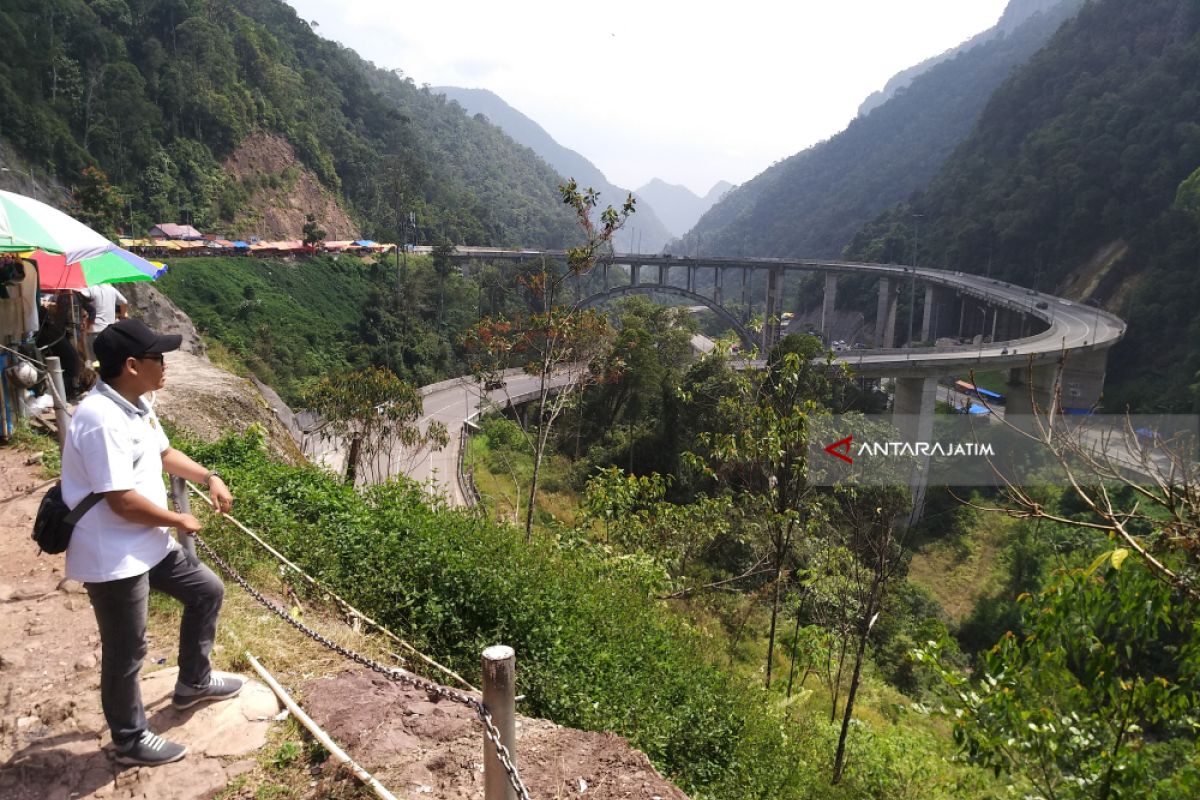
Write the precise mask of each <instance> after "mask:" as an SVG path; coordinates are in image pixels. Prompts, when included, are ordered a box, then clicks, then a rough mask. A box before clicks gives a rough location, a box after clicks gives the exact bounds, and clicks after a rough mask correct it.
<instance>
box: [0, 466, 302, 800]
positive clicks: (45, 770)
mask: <svg viewBox="0 0 1200 800" xmlns="http://www.w3.org/2000/svg"><path fill="white" fill-rule="evenodd" d="M25 460H26V454H25V453H23V452H21V451H19V450H15V449H13V448H0V501H6V502H4V503H3V505H0V609H2V611H0V687H3V688H2V689H0V797H4V798H6V799H7V800H68V798H74V797H96V798H102V797H104V798H107V797H112V798H124V797H148V798H200V797H211V796H212V795H213V794H215V793H216V792H218V791H219V790H221V789H222V788H223V787H225V786H226V785H227V784H228V783H229V781H230V780H232V779H233V778H234V776H236V775H238V774H239V773H241V772H243V771H246V770H248V769H250V768H252V767H253V766H254V765H255V763H256V762H255V760H254V753H255V751H257V750H258V748H260V747H261V746H262V744H263V743H264V742H265V741H266V736H267V729H268V726H269V724H270V720H271V718H272V717H273V716H274V715H275V714H276V713H277V712H278V710H279V708H278V706H277V705H276V700H275V696H274V695H273V694H272V693H271V692H270V690H268V689H266V688H265V687H264V686H262V685H261V684H256V685H254V686H253V687H250V688H248V689H247V690H245V691H243V693H242V695H241V696H239V697H238V698H235V699H234V700H230V701H226V702H224V703H219V704H215V705H201V706H196V707H194V708H192V709H188V710H187V711H176V710H174V709H173V708H171V706H170V693H171V691H172V690H173V688H174V685H175V672H176V670H175V669H173V668H164V667H160V666H159V664H158V662H159V661H160V660H162V661H164V662H170V661H173V655H174V653H173V651H174V641H173V640H172V641H167V640H163V641H156V640H155V638H154V636H153V634H152V635H151V636H150V637H149V638H150V642H149V655H148V657H147V660H146V661H147V665H148V666H147V668H145V669H144V670H143V682H142V694H143V698H144V700H145V703H146V712H147V716H148V717H149V719H150V725H151V728H152V729H153V730H154V731H155V732H156V733H160V734H162V735H164V736H166V737H168V738H170V739H174V740H177V741H180V742H183V743H185V744H187V745H188V747H189V749H190V753H189V755H188V756H187V758H186V759H184V760H183V761H181V762H178V763H175V764H168V765H166V766H163V767H158V768H156V769H147V768H145V767H141V768H135V767H122V766H120V765H118V764H117V763H116V762H115V761H114V760H113V758H112V751H111V740H110V739H109V737H108V733H107V728H106V726H105V724H104V718H103V716H102V714H101V711H100V703H99V682H100V672H99V667H98V661H99V656H100V640H99V636H98V635H97V633H96V621H95V617H94V616H92V610H91V606H90V605H89V603H88V598H87V595H86V594H85V593H84V589H83V587H82V586H80V585H79V584H77V583H74V582H73V581H67V580H65V579H64V577H63V573H62V567H63V557H62V556H61V555H59V556H49V555H39V554H38V551H37V548H36V547H35V546H34V545H33V543H32V542H31V541H30V539H29V528H30V525H31V524H32V521H33V515H34V513H35V512H36V511H37V505H38V502H39V501H40V499H41V495H42V494H43V493H44V491H45V487H43V488H42V489H40V490H38V491H35V492H33V493H27V492H28V489H29V488H30V487H31V486H36V485H38V484H39V483H40V482H41V481H39V480H38V477H37V476H36V475H35V474H34V468H33V467H30V466H27V465H26V464H25ZM12 498H15V499H12ZM152 670H157V671H152Z"/></svg>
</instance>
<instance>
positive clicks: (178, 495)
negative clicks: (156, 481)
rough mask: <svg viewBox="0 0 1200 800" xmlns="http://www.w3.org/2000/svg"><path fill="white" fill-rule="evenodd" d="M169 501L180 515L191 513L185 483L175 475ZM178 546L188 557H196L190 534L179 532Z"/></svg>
mask: <svg viewBox="0 0 1200 800" xmlns="http://www.w3.org/2000/svg"><path fill="white" fill-rule="evenodd" d="M171 501H172V502H173V503H174V504H175V511H176V512H178V513H180V514H190V513H192V501H191V499H190V498H189V497H188V485H187V481H185V480H184V479H183V478H180V477H179V476H177V475H172V476H171ZM178 536H179V544H180V546H181V547H182V548H183V551H184V552H185V553H187V554H188V555H192V556H194V555H196V538H195V537H194V536H192V534H190V533H183V532H179V533H178Z"/></svg>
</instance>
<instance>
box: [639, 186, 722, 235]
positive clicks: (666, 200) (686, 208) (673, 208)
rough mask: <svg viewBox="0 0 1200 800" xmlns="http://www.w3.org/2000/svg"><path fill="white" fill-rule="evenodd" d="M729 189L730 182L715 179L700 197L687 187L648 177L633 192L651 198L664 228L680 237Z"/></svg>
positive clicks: (649, 199)
mask: <svg viewBox="0 0 1200 800" xmlns="http://www.w3.org/2000/svg"><path fill="white" fill-rule="evenodd" d="M732 188H733V184H732V183H729V182H728V181H717V183H716V184H714V185H713V187H712V188H711V189H709V190H708V194H706V195H704V197H700V196H698V195H697V194H696V193H695V192H693V191H692V190H691V189H689V188H687V187H686V186H681V185H679V184H676V183H667V182H666V181H664V180H663V179H662V178H651V179H650V180H649V181H648V182H647V183H646V185H645V186H643V187H642V188H640V189H638V190H637V191H636V192H634V194H636V195H637V196H638V197H644V198H646V199H647V200H648V201H650V203H651V204H653V206H654V208H655V209H656V210H657V211H658V215H659V217H661V218H662V221H663V223H664V224H665V225H666V226H667V228H668V229H669V230H670V231H671V232H672V233H673V234H674V235H675V236H682V235H683V233H684V232H685V231H688V230H690V229H691V227H692V226H693V225H695V224H696V222H697V221H699V219H700V217H702V216H704V212H706V211H708V209H710V208H712V206H713V204H714V203H716V202H717V201H718V200H720V199H721V197H722V196H723V195H724V194H725V193H726V192H727V191H729V190H730V189H732Z"/></svg>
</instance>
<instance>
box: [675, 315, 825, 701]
mask: <svg viewBox="0 0 1200 800" xmlns="http://www.w3.org/2000/svg"><path fill="white" fill-rule="evenodd" d="M810 338H811V337H810ZM819 344H820V343H819V342H817V343H816V344H815V345H814V344H812V343H811V342H809V343H802V346H801V347H800V348H799V350H800V351H801V352H797V351H795V350H791V349H790V348H787V349H785V350H783V351H780V352H779V354H778V357H775V358H773V359H772V360H771V362H770V364H769V366H768V368H767V369H766V370H763V371H762V372H760V373H757V374H755V373H750V372H748V371H747V372H741V373H737V374H735V375H734V376H732V377H731V380H732V382H733V386H734V389H733V391H732V392H731V393H730V394H729V395H727V396H725V397H722V398H721V399H720V400H719V401H718V410H719V413H720V415H721V417H722V418H723V419H724V421H725V423H726V425H727V427H726V428H725V430H723V431H720V432H712V431H707V432H703V433H701V434H700V435H699V436H698V441H699V443H700V444H701V446H702V450H703V451H704V452H703V453H702V454H701V455H697V454H696V453H689V454H687V456H686V458H687V460H688V462H689V463H691V464H692V465H693V466H695V467H697V468H699V469H700V470H701V471H703V472H705V473H706V474H708V475H710V476H711V477H713V478H716V479H718V480H721V481H723V482H725V483H726V484H727V485H730V486H731V487H733V488H734V491H735V492H736V493H737V495H738V503H739V505H740V506H741V507H742V511H743V513H744V514H745V516H746V517H747V518H748V519H752V520H757V523H758V527H759V529H760V531H761V532H762V534H763V536H764V539H765V542H766V544H767V548H768V550H769V554H770V564H771V570H772V583H773V586H772V597H771V625H770V632H769V634H768V644H767V661H766V685H767V687H770V685H771V673H772V666H773V660H774V654H775V639H776V625H777V621H778V616H779V607H780V601H781V599H782V596H783V588H784V586H783V584H784V579H785V577H786V576H785V568H786V566H787V564H788V560H789V558H790V557H791V555H792V547H793V545H794V543H795V542H796V540H797V538H798V537H800V536H804V535H807V534H810V533H813V532H815V531H817V530H818V529H819V528H820V527H821V524H822V520H823V515H824V513H825V512H824V510H823V508H822V503H821V502H820V498H819V496H818V493H817V492H816V491H815V490H814V487H813V486H812V485H811V484H810V482H809V464H808V447H809V441H810V433H811V432H810V429H809V422H810V419H811V418H812V417H814V416H815V415H818V414H820V413H822V408H823V406H822V405H821V401H822V400H824V399H825V398H826V397H827V396H828V394H829V385H830V378H829V375H830V374H831V373H832V372H833V371H834V366H833V354H832V352H829V351H826V352H825V357H824V360H823V362H817V363H813V361H812V360H810V359H809V358H806V357H804V356H808V355H810V354H813V353H815V352H816V350H813V349H812V348H814V347H816V348H819ZM810 351H811V352H810Z"/></svg>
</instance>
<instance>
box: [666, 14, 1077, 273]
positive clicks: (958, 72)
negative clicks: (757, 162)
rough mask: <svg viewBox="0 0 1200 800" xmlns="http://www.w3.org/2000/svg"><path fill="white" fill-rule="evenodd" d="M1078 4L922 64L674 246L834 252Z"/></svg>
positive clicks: (942, 152)
mask: <svg viewBox="0 0 1200 800" xmlns="http://www.w3.org/2000/svg"><path fill="white" fill-rule="evenodd" d="M1015 2H1016V3H1017V4H1021V5H1023V4H1024V3H1025V2H1026V0H1015ZM1082 3H1083V0H1060V2H1058V3H1057V4H1055V5H1054V6H1053V7H1052V8H1050V9H1049V10H1045V11H1040V12H1035V13H1033V15H1032V16H1030V17H1028V18H1027V19H1025V20H1024V22H1022V23H1020V24H1019V25H1017V26H1016V28H1014V29H1013V30H1012V31H1011V32H1009V33H1007V34H1005V35H993V36H990V37H985V40H984V41H983V42H982V43H980V44H977V45H976V46H975V47H973V48H971V49H970V50H967V51H965V52H961V53H958V54H957V55H956V56H954V57H953V58H951V59H949V60H946V61H943V62H942V63H940V64H937V65H935V66H933V67H931V68H929V69H928V70H927V71H926V72H925V73H924V74H922V75H919V76H917V77H916V78H915V79H914V80H913V81H912V84H911V85H910V86H909V87H908V88H907V89H905V90H904V91H901V92H899V93H897V94H896V96H895V97H893V98H892V99H891V100H889V101H888V102H886V103H884V104H883V105H882V106H880V107H879V108H877V109H875V110H874V111H873V112H872V113H870V114H869V115H867V116H865V117H859V118H857V119H855V120H853V121H852V122H851V123H850V124H849V125H848V126H847V128H846V129H845V130H844V131H842V132H841V133H839V134H837V135H836V136H834V137H833V138H831V139H829V140H827V141H824V142H821V143H820V144H817V145H815V146H813V147H810V148H808V149H807V150H804V151H803V152H801V153H798V154H796V155H794V156H792V157H791V158H788V159H786V160H784V161H781V162H780V163H778V164H775V165H773V166H771V167H770V168H769V169H767V170H766V171H765V172H763V173H762V174H760V175H758V176H757V177H755V178H754V179H753V180H750V181H748V182H746V183H744V184H742V185H741V186H739V187H738V188H737V189H734V190H733V191H731V192H729V193H728V194H727V195H726V196H725V198H724V199H723V200H721V202H719V203H717V204H716V205H715V206H713V207H712V208H711V209H710V210H709V211H708V213H706V214H705V215H704V216H703V217H702V218H701V219H700V221H699V222H698V223H697V224H696V226H695V227H694V228H693V229H692V230H691V231H690V232H689V233H688V234H687V235H686V236H685V237H684V243H683V246H684V247H685V248H687V249H688V250H689V251H690V250H692V249H696V248H698V249H699V250H700V251H701V252H705V253H718V254H725V255H755V256H795V257H834V256H837V255H839V254H840V253H841V250H842V248H843V247H844V246H845V244H846V243H847V242H848V241H849V240H850V238H851V237H852V236H853V235H854V233H855V231H857V230H858V228H859V227H860V226H861V225H862V224H863V223H865V222H866V221H868V220H869V219H871V217H873V216H874V215H875V214H877V213H879V212H880V211H882V210H883V209H885V208H887V207H888V206H889V205H891V204H893V203H896V202H898V201H900V200H902V199H904V198H905V197H907V196H908V195H909V194H910V193H911V192H912V191H914V190H916V189H919V188H921V187H923V186H925V185H926V184H927V183H928V182H929V180H930V179H932V177H933V176H934V175H935V174H936V173H937V170H938V168H939V167H940V166H941V164H942V162H943V161H944V160H945V159H946V158H947V157H948V156H949V155H950V153H951V152H953V150H954V148H955V147H956V146H957V145H958V144H959V142H961V141H962V140H963V139H964V138H965V137H966V136H967V134H968V133H969V132H970V130H971V128H972V126H973V125H974V123H975V120H976V119H978V117H979V114H980V112H981V111H982V110H983V107H984V105H985V103H986V102H987V99H988V97H989V96H990V95H991V93H992V92H993V91H995V89H996V88H997V87H999V86H1000V85H1001V84H1002V83H1003V82H1004V81H1005V80H1006V79H1007V78H1008V77H1009V75H1011V74H1012V72H1013V69H1014V68H1015V67H1017V66H1018V65H1020V64H1023V63H1025V62H1026V61H1028V60H1029V58H1030V57H1032V56H1033V54H1034V53H1036V52H1037V51H1038V50H1040V49H1041V48H1042V46H1043V45H1044V44H1045V43H1046V41H1047V40H1049V38H1050V37H1051V36H1052V35H1053V34H1054V32H1055V31H1056V30H1057V29H1058V28H1059V26H1060V25H1061V24H1062V22H1063V21H1064V20H1066V19H1069V18H1070V17H1071V16H1073V15H1074V14H1075V13H1076V12H1077V10H1078V9H1079V7H1080V5H1081V4H1082Z"/></svg>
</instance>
